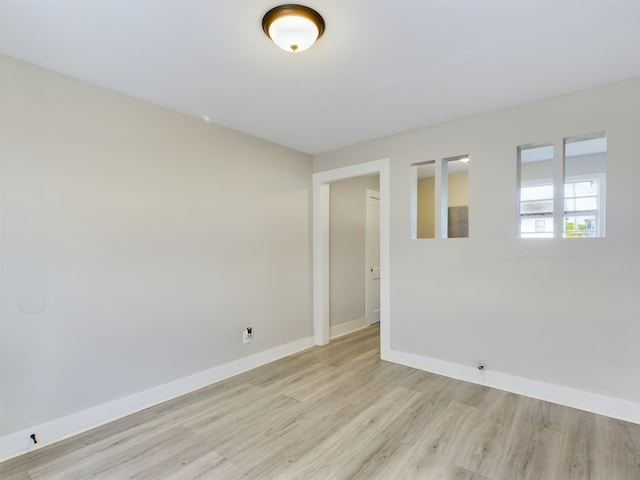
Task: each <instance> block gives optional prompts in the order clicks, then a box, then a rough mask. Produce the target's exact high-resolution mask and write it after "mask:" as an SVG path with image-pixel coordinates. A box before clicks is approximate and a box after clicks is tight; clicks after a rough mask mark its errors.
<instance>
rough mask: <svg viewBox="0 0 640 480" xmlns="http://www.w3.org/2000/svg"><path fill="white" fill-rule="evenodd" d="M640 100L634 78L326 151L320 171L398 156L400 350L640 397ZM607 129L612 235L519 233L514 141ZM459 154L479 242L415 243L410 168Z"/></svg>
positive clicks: (394, 296) (394, 311)
mask: <svg viewBox="0 0 640 480" xmlns="http://www.w3.org/2000/svg"><path fill="white" fill-rule="evenodd" d="M639 107H640V79H635V80H631V81H627V82H623V83H619V84H615V85H610V86H606V87H602V88H597V89H592V90H588V91H583V92H579V93H575V94H571V95H566V96H563V97H559V98H554V99H550V100H546V101H540V102H536V103H532V104H528V105H523V106H520V107H515V108H510V109H506V110H501V111H497V112H492V113H486V114H482V115H477V116H474V117H470V118H465V119H461V120H457V121H452V122H448V123H446V124H442V125H437V126H433V127H427V128H422V129H419V130H415V131H411V132H406V133H402V134H399V135H394V136H391V137H387V138H383V139H378V140H374V141H370V142H366V143H363V144H359V145H354V146H351V147H347V148H344V149H340V150H336V151H332V152H327V153H324V154H320V155H317V156H316V157H315V158H314V171H323V170H329V169H333V168H337V167H343V166H346V165H350V164H357V163H361V162H365V161H369V160H372V159H377V158H382V157H390V158H391V195H390V204H391V251H390V255H391V257H390V258H391V266H390V269H391V278H390V281H391V307H390V311H391V348H392V349H393V350H394V351H396V352H402V353H406V354H412V355H414V356H418V357H420V358H425V359H436V360H438V361H441V364H442V365H445V363H446V365H460V366H462V367H465V368H466V367H468V369H469V371H472V368H473V366H474V365H475V363H476V361H477V360H480V359H481V360H483V361H484V362H485V363H486V365H487V369H488V370H487V372H486V374H487V375H490V374H491V373H492V372H499V373H504V374H508V375H510V376H514V377H518V378H521V379H525V380H531V381H539V382H546V383H548V384H556V385H559V386H563V387H569V388H570V389H572V391H574V390H575V391H582V392H588V393H593V394H600V395H604V396H607V397H614V398H615V399H622V400H626V401H630V402H632V403H633V402H636V403H635V405H636V406H638V403H637V402H640V382H638V381H637V379H638V373H637V367H638V365H640V348H638V338H640V322H638V321H637V316H638V315H637V311H638V308H637V301H636V298H637V289H638V278H640V256H639V255H638V252H637V244H638V238H640V222H638V221H635V220H634V219H636V218H637V212H636V210H637V207H638V205H640V189H639V188H638V183H637V182H638V178H640V158H639V157H640V135H638V132H639V131H640V108H639ZM602 131H606V132H607V139H608V153H607V237H606V238H596V239H562V238H558V239H549V240H542V241H541V240H536V239H519V238H516V236H515V232H516V224H515V222H516V218H515V216H516V215H515V213H516V199H517V195H516V188H515V185H516V158H517V146H518V145H525V144H531V143H540V144H543V143H546V142H554V143H555V144H556V147H555V149H556V152H562V139H563V137H570V136H575V135H580V134H588V133H595V132H602ZM458 152H466V153H468V154H469V155H470V157H471V158H472V159H473V166H472V172H471V173H470V176H469V205H470V212H469V218H470V228H469V229H470V232H473V233H472V235H471V238H468V239H450V240H446V239H420V240H412V239H411V238H410V232H411V229H410V208H409V206H410V188H409V187H410V165H411V164H412V163H416V162H419V161H421V160H422V159H424V158H436V159H439V158H445V157H448V156H450V155H453V154H457V153H458ZM442 362H445V363H442ZM426 363H428V362H425V364H426ZM432 364H434V363H433V362H432ZM509 378H513V377H509ZM591 398H592V399H593V398H595V397H591ZM634 408H636V411H635V413H634V415H635V417H633V418H636V419H637V421H640V408H637V407H634Z"/></svg>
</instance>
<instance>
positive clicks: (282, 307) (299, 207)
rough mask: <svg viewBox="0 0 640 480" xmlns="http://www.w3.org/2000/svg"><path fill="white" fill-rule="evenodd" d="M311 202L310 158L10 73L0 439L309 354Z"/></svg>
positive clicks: (33, 71)
mask: <svg viewBox="0 0 640 480" xmlns="http://www.w3.org/2000/svg"><path fill="white" fill-rule="evenodd" d="M310 185H311V158H310V157H309V156H307V155H305V154H301V153H299V152H295V151H292V150H289V149H286V148H283V147H280V146H278V145H274V144H271V143H268V142H265V141H262V140H259V139H257V138H253V137H250V136H247V135H244V134H241V133H238V132H234V131H231V130H228V129H224V128H221V127H217V126H215V125H211V124H208V123H205V122H203V121H199V120H198V119H194V118H191V117H187V116H184V115H180V114H176V113H173V112H170V111H168V110H164V109H162V108H159V107H156V106H153V105H150V104H147V103H144V102H141V101H137V100H134V99H132V98H129V97H126V96H123V95H119V94H116V93H114V92H111V91H107V90H105V89H102V88H99V87H96V86H93V85H89V84H86V83H83V82H80V81H77V80H74V79H72V78H69V77H65V76H62V75H58V74H55V73H52V72H50V71H46V70H43V69H40V68H36V67H34V66H30V65H28V64H24V63H21V62H18V61H14V60H12V59H9V58H6V57H0V199H1V200H0V222H1V223H0V227H1V232H0V234H1V237H0V240H1V243H0V260H1V262H2V269H1V278H0V282H1V283H0V299H1V305H0V412H1V414H0V436H2V435H6V434H9V433H11V432H15V431H18V430H20V429H24V428H30V427H31V426H32V425H39V424H42V423H44V422H47V421H50V420H53V419H58V418H60V417H63V416H65V415H70V414H73V413H75V412H78V411H80V410H84V409H87V408H90V407H93V406H96V405H99V404H103V403H105V402H109V401H111V400H116V399H119V398H122V397H125V396H128V395H131V394H134V393H137V392H141V391H144V390H147V389H151V388H153V387H156V386H159V385H162V384H165V383H167V382H171V381H173V380H175V379H178V378H183V377H187V376H189V375H192V374H195V373H198V372H201V371H204V370H207V369H210V368H212V367H214V366H218V365H222V364H225V363H227V362H231V361H233V360H237V359H240V358H242V357H245V356H247V355H250V354H254V353H257V352H261V351H265V350H267V349H270V348H275V347H279V346H281V345H284V344H287V343H288V342H293V341H296V340H299V339H303V338H307V337H308V336H310V335H311V334H312V321H311V316H310V260H309V259H310V196H311V194H310ZM41 307H43V308H42V311H39V312H38V313H36V312H37V311H38V310H40V309H41ZM245 326H253V327H254V329H255V337H254V341H253V342H252V343H251V344H249V345H243V344H242V342H241V339H242V329H243V328H244V327H245Z"/></svg>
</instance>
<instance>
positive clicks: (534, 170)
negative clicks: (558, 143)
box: [518, 134, 607, 238]
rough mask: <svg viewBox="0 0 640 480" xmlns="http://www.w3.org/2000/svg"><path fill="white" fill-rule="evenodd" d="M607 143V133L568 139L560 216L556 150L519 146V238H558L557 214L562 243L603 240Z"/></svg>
mask: <svg viewBox="0 0 640 480" xmlns="http://www.w3.org/2000/svg"><path fill="white" fill-rule="evenodd" d="M606 140H607V139H606V134H595V135H587V136H581V137H572V138H566V139H564V152H563V153H564V155H563V161H564V163H563V170H564V183H563V191H564V198H563V200H562V204H563V209H562V212H555V211H554V204H555V201H554V191H555V189H554V182H553V178H554V170H553V146H552V145H530V146H520V147H518V185H519V198H518V236H519V237H522V238H552V237H554V235H555V232H554V223H555V216H556V215H562V225H563V231H562V236H563V237H564V238H589V237H603V236H604V233H605V232H604V227H605V198H606V195H605V190H606V151H607V143H606ZM558 208H559V205H558ZM558 220H560V219H558Z"/></svg>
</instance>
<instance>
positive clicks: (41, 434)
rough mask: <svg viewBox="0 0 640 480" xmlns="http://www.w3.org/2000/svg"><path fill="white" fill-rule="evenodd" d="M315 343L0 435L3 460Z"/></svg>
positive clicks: (307, 341) (295, 345) (273, 352)
mask: <svg viewBox="0 0 640 480" xmlns="http://www.w3.org/2000/svg"><path fill="white" fill-rule="evenodd" d="M312 345H314V343H313V338H312V337H308V338H304V339H302V340H298V341H295V342H292V343H288V344H286V345H281V346H279V347H276V348H272V349H270V350H266V351H264V352H260V353H256V354H254V355H250V356H247V357H244V358H240V359H238V360H234V361H232V362H229V363H225V364H224V365H220V366H217V367H213V368H211V369H209V370H205V371H204V372H200V373H196V374H194V375H190V376H188V377H184V378H180V379H178V380H175V381H173V382H169V383H166V384H164V385H160V386H158V387H155V388H152V389H149V390H145V391H144V392H140V393H136V394H134V395H131V396H128V397H125V398H121V399H118V400H114V401H112V402H108V403H104V404H102V405H98V406H96V407H93V408H90V409H88V410H83V411H81V412H77V413H74V414H72V415H69V416H67V417H63V418H58V419H56V420H53V421H51V422H47V423H44V424H41V425H36V426H33V427H31V428H29V429H27V430H22V431H20V432H15V433H11V434H9V435H6V436H4V437H0V462H2V461H5V460H8V459H10V458H13V457H16V456H18V455H22V454H24V453H28V452H30V451H33V450H36V449H39V448H42V447H44V446H46V445H51V444H52V443H55V442H58V441H60V440H63V439H65V438H69V437H71V436H73V435H77V434H79V433H82V432H86V431H87V430H90V429H92V428H95V427H98V426H100V425H104V424H105V423H109V422H112V421H114V420H117V419H119V418H122V417H125V416H127V415H130V414H132V413H136V412H139V411H141V410H144V409H145V408H149V407H152V406H154V405H157V404H159V403H162V402H165V401H167V400H171V399H172V398H176V397H179V396H181V395H184V394H186V393H189V392H193V391H195V390H198V389H200V388H203V387H206V386H208V385H211V384H212V383H216V382H218V381H220V380H223V379H225V378H228V377H231V376H233V375H237V374H238V373H242V372H244V371H247V370H250V369H252V368H256V367H259V366H260V365H264V364H266V363H269V362H272V361H274V360H277V359H279V358H282V357H286V356H288V355H292V354H294V353H296V352H299V351H300V350H304V349H305V348H308V347H310V346H312ZM33 432H36V433H37V437H38V444H37V445H35V444H33V442H32V441H31V439H30V438H29V436H30V435H31V433H33Z"/></svg>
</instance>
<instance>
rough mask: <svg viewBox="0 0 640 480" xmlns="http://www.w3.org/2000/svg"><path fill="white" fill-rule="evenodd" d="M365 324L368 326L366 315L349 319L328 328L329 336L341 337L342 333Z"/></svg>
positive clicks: (353, 330)
mask: <svg viewBox="0 0 640 480" xmlns="http://www.w3.org/2000/svg"><path fill="white" fill-rule="evenodd" d="M367 326H369V322H368V321H367V317H362V318H357V319H355V320H351V321H350V322H346V323H341V324H339V325H334V326H333V327H331V328H330V329H329V336H330V338H336V337H341V336H342V335H346V334H347V333H351V332H355V331H356V330H360V329H361V328H364V327H367Z"/></svg>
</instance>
